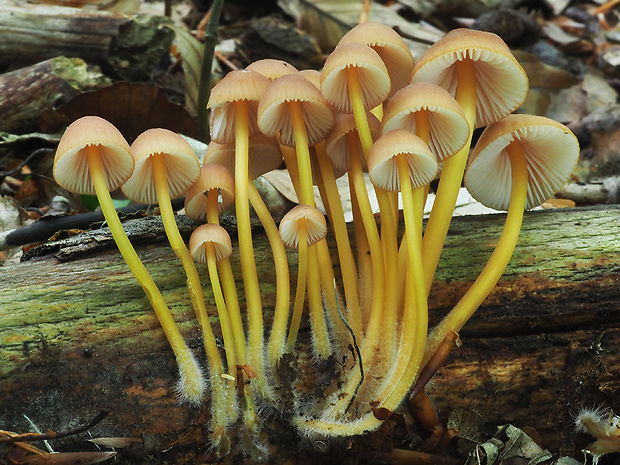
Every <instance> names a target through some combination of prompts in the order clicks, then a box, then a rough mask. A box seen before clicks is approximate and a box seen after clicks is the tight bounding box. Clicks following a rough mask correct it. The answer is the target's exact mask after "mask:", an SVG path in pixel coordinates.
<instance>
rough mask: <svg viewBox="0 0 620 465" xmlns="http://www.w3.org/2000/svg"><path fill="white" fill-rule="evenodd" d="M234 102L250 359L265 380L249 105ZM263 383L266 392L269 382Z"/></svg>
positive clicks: (237, 182) (236, 178)
mask: <svg viewBox="0 0 620 465" xmlns="http://www.w3.org/2000/svg"><path fill="white" fill-rule="evenodd" d="M234 105H235V199H236V200H235V206H236V210H237V229H238V235H239V258H240V261H241V271H242V276H243V284H244V286H245V295H246V302H247V311H248V361H249V363H250V364H251V365H252V369H253V370H254V371H255V372H256V373H257V375H258V376H257V378H258V379H264V377H263V376H262V373H263V305H262V301H261V295H260V288H259V285H258V275H257V272H256V261H255V259H254V246H253V242H252V228H251V225H250V204H249V193H248V179H249V169H248V151H249V135H248V125H249V123H248V119H249V118H248V104H247V102H246V101H245V100H239V101H237V102H235V103H234ZM262 384H265V386H261V388H260V389H261V390H262V391H265V392H264V393H263V394H265V395H266V393H267V390H266V383H262Z"/></svg>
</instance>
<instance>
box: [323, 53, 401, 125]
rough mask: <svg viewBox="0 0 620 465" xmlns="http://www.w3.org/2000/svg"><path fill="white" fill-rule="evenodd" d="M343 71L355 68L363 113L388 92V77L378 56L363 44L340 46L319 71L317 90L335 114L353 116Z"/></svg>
mask: <svg viewBox="0 0 620 465" xmlns="http://www.w3.org/2000/svg"><path fill="white" fill-rule="evenodd" d="M346 68H356V69H357V73H358V76H359V81H360V87H361V89H362V97H363V101H364V107H365V108H366V109H367V110H370V109H372V108H374V107H376V106H377V105H379V104H380V103H382V102H383V101H384V100H385V99H386V98H387V96H388V94H389V92H390V75H389V73H388V70H387V68H386V66H385V63H383V60H382V59H381V57H380V56H379V54H378V53H377V52H375V51H374V50H373V49H372V48H370V47H369V46H367V45H363V44H358V43H350V44H344V45H340V46H338V47H337V48H336V49H335V50H334V51H333V52H332V53H331V54H330V55H329V57H328V58H327V60H326V61H325V65H324V66H323V71H322V72H321V91H322V92H323V95H325V98H326V99H327V101H328V102H329V103H330V104H331V105H332V106H334V107H335V108H336V109H337V110H338V111H341V112H343V113H353V107H352V106H351V101H350V98H349V85H348V84H347V78H346V73H345V69H346Z"/></svg>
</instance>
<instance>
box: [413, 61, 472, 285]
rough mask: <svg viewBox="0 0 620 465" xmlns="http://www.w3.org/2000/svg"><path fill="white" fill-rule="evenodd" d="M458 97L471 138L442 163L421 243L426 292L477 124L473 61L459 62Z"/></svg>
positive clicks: (444, 237)
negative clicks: (437, 185)
mask: <svg viewBox="0 0 620 465" xmlns="http://www.w3.org/2000/svg"><path fill="white" fill-rule="evenodd" d="M455 66H456V73H457V80H458V84H457V93H456V100H457V101H458V103H459V104H460V105H461V107H462V108H463V112H464V113H465V117H466V119H467V123H468V124H469V138H468V140H467V143H466V144H465V146H464V147H463V148H462V149H461V150H460V151H459V152H458V153H457V154H456V155H454V156H453V157H450V158H448V159H447V160H446V161H444V163H443V169H442V171H441V176H440V178H439V187H438V188H437V195H436V196H435V203H434V204H433V209H432V211H431V215H430V218H429V219H428V223H427V224H426V230H425V232H424V239H423V240H422V263H423V266H424V280H425V283H426V284H425V285H426V290H427V292H429V291H430V288H431V284H432V282H433V278H434V276H435V270H436V269H437V263H439V256H440V255H441V250H442V249H443V244H444V242H445V240H446V234H447V233H448V228H449V227H450V222H451V220H452V213H453V212H454V207H455V205H456V199H457V197H458V194H459V189H460V188H461V182H462V180H463V173H464V171H465V166H466V164H467V156H468V154H469V146H470V144H471V135H472V133H473V130H474V127H475V124H476V75H475V69H474V62H473V61H472V60H470V59H468V58H467V59H465V60H463V61H457V62H456V64H455Z"/></svg>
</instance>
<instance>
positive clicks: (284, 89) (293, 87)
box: [258, 74, 334, 147]
mask: <svg viewBox="0 0 620 465" xmlns="http://www.w3.org/2000/svg"><path fill="white" fill-rule="evenodd" d="M292 101H298V102H300V103H301V106H302V113H303V119H304V124H305V126H306V132H307V135H308V144H309V145H311V146H312V145H316V144H317V143H319V142H320V141H322V140H323V139H324V138H325V136H326V135H327V133H328V132H329V131H330V130H331V128H332V126H333V125H334V115H333V113H332V110H331V109H330V108H329V105H328V103H327V101H326V100H325V98H324V97H323V94H321V92H320V91H319V90H318V89H317V88H316V87H315V86H314V85H313V84H312V83H311V82H310V81H308V80H307V79H306V78H304V77H303V76H300V75H299V74H289V75H285V76H282V77H281V78H278V79H276V80H275V81H273V82H272V83H271V84H270V85H269V87H267V90H266V91H265V94H264V95H263V98H262V99H261V101H260V104H259V105H258V127H259V129H260V131H261V132H262V133H263V134H265V135H267V136H270V137H275V136H276V134H277V133H278V132H279V133H280V143H282V144H284V145H286V146H289V147H294V146H295V138H294V134H293V123H292V119H291V116H290V112H289V107H288V103H289V102H292Z"/></svg>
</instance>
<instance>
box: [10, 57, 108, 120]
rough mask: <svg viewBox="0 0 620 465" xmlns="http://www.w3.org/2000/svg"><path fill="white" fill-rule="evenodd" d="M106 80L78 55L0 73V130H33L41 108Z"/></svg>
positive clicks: (65, 100) (51, 106) (98, 85)
mask: <svg viewBox="0 0 620 465" xmlns="http://www.w3.org/2000/svg"><path fill="white" fill-rule="evenodd" d="M109 84H110V80H109V79H108V78H106V77H105V76H103V75H102V74H101V73H100V72H99V71H98V70H96V69H93V67H91V66H87V65H86V63H85V62H84V61H83V60H81V59H79V58H73V59H71V58H66V57H57V58H52V59H50V60H46V61H43V62H41V63H37V64H36V65H32V66H26V67H24V68H21V69H18V70H16V71H13V72H10V73H5V74H0V95H2V99H0V114H1V115H2V120H1V121H0V131H6V132H19V131H29V130H33V129H35V127H34V125H36V122H37V120H38V118H39V114H40V113H41V109H45V108H53V107H54V106H57V105H61V104H63V103H66V102H67V101H68V100H69V99H71V98H72V97H75V96H76V95H77V94H79V93H80V92H86V91H89V90H95V89H98V88H99V87H103V86H104V85H109Z"/></svg>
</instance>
